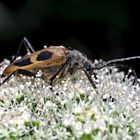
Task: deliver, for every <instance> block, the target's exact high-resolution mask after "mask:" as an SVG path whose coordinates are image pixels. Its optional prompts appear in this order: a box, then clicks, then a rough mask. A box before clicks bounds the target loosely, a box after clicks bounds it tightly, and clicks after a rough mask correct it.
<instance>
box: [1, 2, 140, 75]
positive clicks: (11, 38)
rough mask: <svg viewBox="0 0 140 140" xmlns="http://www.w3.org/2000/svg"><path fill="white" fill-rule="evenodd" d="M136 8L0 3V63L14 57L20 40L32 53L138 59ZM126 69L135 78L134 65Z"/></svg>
mask: <svg viewBox="0 0 140 140" xmlns="http://www.w3.org/2000/svg"><path fill="white" fill-rule="evenodd" d="M138 6H139V5H138V3H136V1H126V0H113V1H112V0H39V1H37V0H12V1H9V0H0V62H1V61H2V60H3V59H4V58H8V59H11V56H12V55H14V54H16V52H17V49H18V46H19V44H20V42H21V40H22V38H23V37H24V36H26V37H27V38H28V39H29V40H30V42H31V44H32V45H33V46H34V48H35V49H36V50H39V49H42V48H43V46H44V45H47V46H49V45H64V46H66V47H71V48H73V49H77V50H79V51H81V52H84V53H85V54H87V56H88V57H89V58H90V59H92V60H94V59H103V60H105V61H107V60H110V59H115V58H120V57H128V56H134V55H140V51H139V50H140V27H139V26H140V21H139V18H140V15H139V7H138ZM22 53H23V52H22ZM22 53H21V55H22ZM128 65H131V66H132V67H134V69H136V72H137V73H139V70H140V68H139V65H140V60H135V61H134V60H132V61H131V62H129V63H128Z"/></svg>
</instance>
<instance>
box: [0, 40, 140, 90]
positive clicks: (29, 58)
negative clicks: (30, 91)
mask: <svg viewBox="0 0 140 140" xmlns="http://www.w3.org/2000/svg"><path fill="white" fill-rule="evenodd" d="M22 44H24V45H25V47H26V50H27V51H28V52H29V53H30V54H27V55H25V56H23V57H22V58H21V59H19V60H17V56H18V55H19V52H20V50H21V47H22ZM139 58H140V56H134V57H128V58H121V59H113V60H109V61H107V62H104V63H102V64H101V65H98V66H96V67H95V66H94V65H93V63H92V61H91V60H89V59H88V58H87V57H86V56H85V55H83V54H82V53H81V52H80V51H78V50H70V49H66V48H65V47H64V46H50V47H47V48H44V49H42V50H39V51H35V49H34V48H33V47H32V45H31V43H30V42H29V41H28V39H27V38H26V37H24V38H23V39H22V41H21V45H20V47H19V49H18V51H17V54H16V55H15V57H14V59H13V61H12V62H11V64H10V65H9V66H7V67H6V68H5V70H4V71H3V73H2V75H1V77H6V78H5V79H4V80H3V81H2V83H1V84H0V85H2V84H3V83H5V82H6V81H7V80H8V79H9V78H10V77H11V76H12V75H15V76H18V75H20V74H22V75H25V76H35V75H36V74H37V72H38V71H39V70H40V71H41V72H42V75H41V77H42V79H43V80H45V81H46V82H50V85H52V84H53V82H54V80H55V79H56V77H57V76H58V77H59V78H60V79H61V78H63V77H65V76H66V75H67V74H68V73H69V74H71V75H72V74H73V73H75V72H76V71H77V70H78V69H82V70H83V71H84V73H85V75H86V76H87V78H88V79H89V81H90V83H91V84H92V86H93V87H94V88H95V89H96V85H95V83H94V81H93V79H92V77H91V76H92V75H94V76H96V74H95V73H94V71H95V70H98V69H101V68H103V67H106V66H109V65H111V64H113V63H116V62H122V61H128V60H131V59H139ZM132 70H133V69H132ZM133 72H134V74H135V71H134V70H133ZM135 75H136V74H135Z"/></svg>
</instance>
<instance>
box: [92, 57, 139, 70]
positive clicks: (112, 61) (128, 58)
mask: <svg viewBox="0 0 140 140" xmlns="http://www.w3.org/2000/svg"><path fill="white" fill-rule="evenodd" d="M134 59H140V56H133V57H126V58H119V59H113V60H109V61H107V62H105V63H103V64H101V65H100V66H97V67H96V68H95V69H101V68H103V67H106V66H108V65H110V64H112V63H116V62H124V61H129V60H134Z"/></svg>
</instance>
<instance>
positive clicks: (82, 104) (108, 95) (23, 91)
mask: <svg viewBox="0 0 140 140" xmlns="http://www.w3.org/2000/svg"><path fill="white" fill-rule="evenodd" d="M8 64H9V61H8V60H4V61H3V62H2V63H1V65H0V74H2V71H3V69H4V68H5V67H6V66H7V65H8ZM130 72H131V71H128V73H124V72H123V71H119V69H117V68H115V67H113V66H112V67H106V68H103V69H100V70H98V71H97V70H96V76H97V79H94V77H93V79H94V80H95V84H96V87H97V89H94V88H93V87H92V85H91V83H90V82H89V80H88V79H87V77H86V76H85V74H84V73H83V72H82V71H81V70H79V71H77V72H76V73H75V74H74V75H72V76H70V75H68V76H67V77H66V78H65V79H63V80H61V81H59V82H57V84H55V85H54V86H53V87H52V88H53V90H51V88H50V86H49V85H48V84H47V83H45V82H44V81H43V80H42V79H40V78H39V77H38V76H37V77H36V78H32V77H30V78H29V77H25V76H22V77H20V78H15V77H14V76H13V77H11V79H9V80H8V81H7V82H5V83H4V84H3V85H2V86H0V139H50V140H54V139H60V140H61V139H73V140H74V139H80V140H90V139H97V140H106V139H114V140H115V139H116V140H117V139H123V140H132V139H140V85H139V81H138V82H137V83H134V77H133V76H129V75H130Z"/></svg>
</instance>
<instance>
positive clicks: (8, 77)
mask: <svg viewBox="0 0 140 140" xmlns="http://www.w3.org/2000/svg"><path fill="white" fill-rule="evenodd" d="M16 74H23V75H26V76H35V73H33V72H31V71H28V70H23V69H17V70H16V71H14V72H12V73H11V74H10V75H8V76H7V77H6V78H5V79H4V80H3V81H2V83H0V86H1V85H2V84H4V83H5V82H6V81H7V80H9V79H10V77H11V76H12V75H16Z"/></svg>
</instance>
